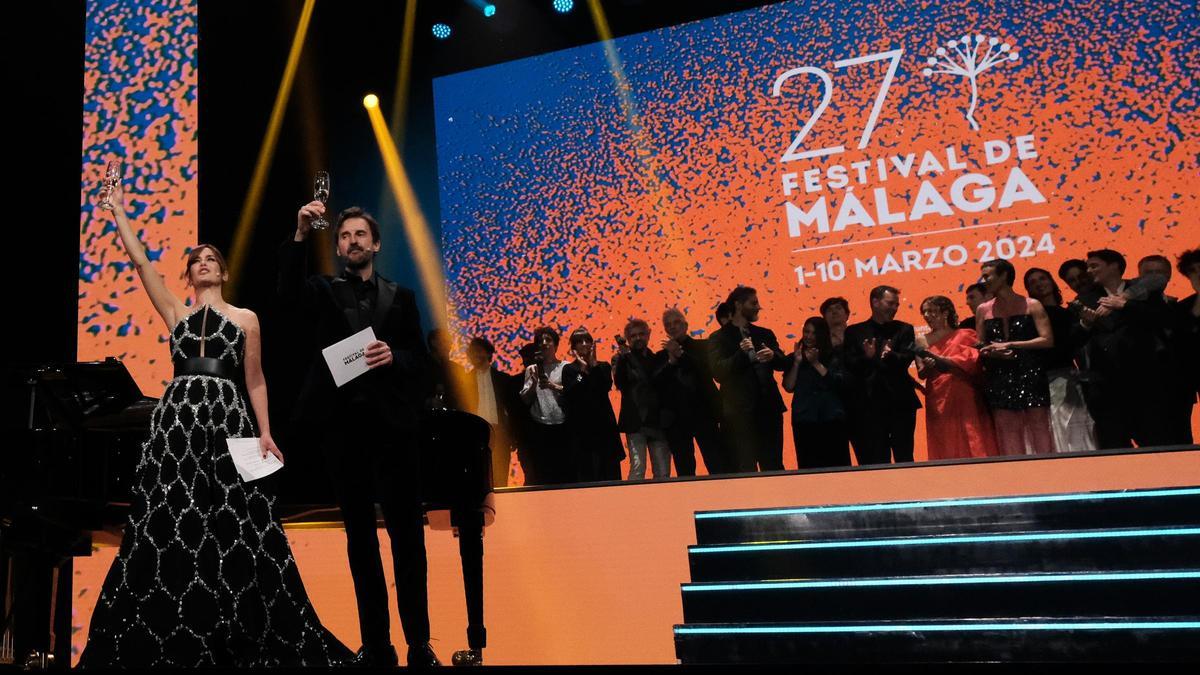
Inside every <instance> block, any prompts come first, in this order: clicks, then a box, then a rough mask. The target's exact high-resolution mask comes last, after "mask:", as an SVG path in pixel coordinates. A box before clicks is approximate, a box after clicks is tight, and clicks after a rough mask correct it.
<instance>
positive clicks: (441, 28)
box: [433, 23, 450, 40]
mask: <svg viewBox="0 0 1200 675" xmlns="http://www.w3.org/2000/svg"><path fill="white" fill-rule="evenodd" d="M433 37H435V38H437V39H439V40H445V39H446V38H448V37H450V26H447V25H446V24H444V23H435V24H433Z"/></svg>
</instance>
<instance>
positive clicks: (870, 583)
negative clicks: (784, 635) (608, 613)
mask: <svg viewBox="0 0 1200 675" xmlns="http://www.w3.org/2000/svg"><path fill="white" fill-rule="evenodd" d="M1164 579H1200V571H1170V572H1100V573H1084V574H1018V575H1009V574H1006V575H997V576H958V577H904V578H900V579H827V580H815V581H759V582H747V583H712V584H708V583H706V584H692V585H686V586H683V590H684V592H699V591H762V590H772V591H775V590H789V589H802V588H873V587H886V586H956V585H967V584H1021V583H1045V582H1084V581H1157V580H1164Z"/></svg>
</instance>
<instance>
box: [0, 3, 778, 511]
mask: <svg viewBox="0 0 1200 675" xmlns="http://www.w3.org/2000/svg"><path fill="white" fill-rule="evenodd" d="M494 4H495V5H496V6H497V10H498V11H497V13H496V15H495V16H493V17H491V18H485V17H484V16H483V15H482V13H481V12H480V11H479V10H478V9H477V8H476V7H475V6H474V5H472V4H471V3H469V2H466V1H465V0H424V1H422V2H419V3H418V5H417V8H418V11H417V20H416V26H415V31H414V33H415V43H414V47H413V61H412V73H411V86H410V92H409V106H408V113H407V125H406V131H405V134H404V137H403V155H404V159H405V163H406V166H407V168H408V171H409V174H410V177H411V179H412V181H413V184H414V188H415V189H416V191H417V194H418V198H419V200H420V203H421V208H422V210H423V212H424V214H425V217H426V219H427V220H428V222H429V224H430V226H431V227H432V228H433V229H434V230H435V231H434V235H435V237H437V236H438V232H437V230H438V225H439V222H440V218H439V209H438V196H437V180H436V169H437V165H436V153H435V144H434V138H433V117H432V85H431V82H432V79H433V78H434V77H437V76H439V75H444V74H448V73H452V72H458V71H462V70H467V69H471V68H477V67H482V66H486V65H491V64H495V63H500V62H504V61H509V60H513V59H517V58H523V57H527V56H532V55H535V54H540V53H545V52H549V51H554V50H558V49H564V48H567V47H572V46H577V45H581V44H587V43H590V42H595V41H596V40H598V39H599V38H598V36H597V34H596V30H595V27H594V25H593V22H592V18H591V14H590V13H589V11H588V7H587V2H586V0H576V3H575V8H574V10H573V11H572V12H570V13H568V14H559V13H557V12H555V11H554V10H553V9H552V7H551V1H550V0H495V2H494ZM763 4H770V3H769V2H764V1H762V0H757V1H755V0H741V1H738V0H720V1H718V0H693V1H691V2H681V1H675V0H608V1H606V2H604V3H603V6H604V9H605V13H606V15H607V18H608V22H609V26H610V28H611V29H612V32H613V34H614V36H617V37H619V36H622V35H629V34H632V33H638V32H642V31H646V30H651V29H655V28H660V27H663V26H668V25H673V24H678V23H683V22H686V21H691V20H696V19H701V18H705V17H709V16H715V15H718V14H723V13H727V12H731V11H737V10H742V9H748V8H751V7H755V6H759V5H763ZM302 7H303V2H301V1H300V0H286V1H285V0H276V1H256V2H246V3H242V2H220V1H217V0H201V2H200V4H199V16H200V23H199V31H200V35H199V73H200V82H199V84H200V105H199V111H200V112H199V116H200V131H199V134H200V141H199V166H200V171H199V182H200V190H199V232H200V241H202V242H208V243H212V244H215V245H216V246H218V247H220V248H221V249H223V250H225V251H226V252H228V249H229V245H230V242H231V241H232V240H233V236H234V230H235V228H236V225H237V220H238V217H239V215H240V213H241V208H242V204H243V201H244V199H245V197H246V193H247V191H248V189H249V185H250V179H251V176H252V174H253V171H254V166H255V161H256V159H257V156H258V152H259V148H260V145H261V143H262V139H263V136H264V134H265V131H266V128H267V123H268V120H269V117H270V112H271V107H272V105H273V103H274V99H275V96H276V92H277V90H278V88H279V84H280V79H281V76H282V74H283V69H284V65H285V63H286V61H287V55H288V50H289V47H290V45H291V41H292V37H293V34H294V31H295V28H296V24H297V22H298V20H299V17H300V11H301V8H302ZM83 19H84V3H83V2H68V1H61V0H56V1H53V2H44V3H29V6H27V7H26V8H25V9H24V10H23V12H22V15H21V17H20V22H19V25H20V26H24V27H25V28H24V29H20V30H17V26H18V24H16V23H13V24H11V25H10V28H13V29H14V30H15V31H16V32H19V33H21V35H20V36H18V39H17V40H16V41H13V42H9V43H8V44H6V46H5V50H6V52H9V53H8V54H7V57H8V58H5V60H4V61H5V68H6V75H5V80H6V84H7V86H6V87H5V88H6V90H7V91H6V96H5V99H6V101H7V102H8V105H7V106H6V107H7V109H8V111H7V112H8V115H7V116H8V117H10V118H11V119H10V121H8V122H7V123H6V127H7V130H8V132H9V134H8V135H9V137H10V138H12V139H14V140H16V141H17V143H16V144H15V150H10V152H8V153H6V158H7V160H8V161H6V162H5V172H6V176H5V184H6V185H7V186H8V191H7V195H6V196H7V199H6V200H5V201H6V202H7V206H8V208H7V209H5V215H6V216H7V218H6V219H7V220H8V223H7V225H8V227H7V230H8V232H9V233H10V239H9V250H10V251H11V252H12V255H10V256H9V259H10V260H14V261H15V265H16V267H15V269H14V270H12V272H11V276H10V296H11V297H13V298H14V299H15V301H16V302H15V305H13V306H12V307H11V310H10V312H11V313H9V314H8V316H6V317H4V323H5V324H6V325H7V326H8V329H7V330H6V331H5V332H6V333H7V334H8V335H9V336H11V337H12V338H14V339H15V342H14V344H12V345H11V346H9V347H8V348H6V349H5V350H4V354H5V367H4V380H5V388H4V391H5V392H6V393H5V397H6V398H8V399H10V401H9V403H10V404H9V405H6V406H5V409H6V424H5V426H6V427H8V428H12V427H11V426H10V425H13V424H17V425H19V422H20V419H21V416H22V414H23V412H24V406H23V405H22V404H21V402H20V392H21V388H20V381H21V377H22V376H21V373H22V372H23V371H24V369H26V368H28V367H29V366H32V365H37V364H43V363H52V362H68V361H73V360H74V357H75V346H76V321H77V313H76V300H77V297H78V288H77V280H78V262H79V256H78V227H79V225H78V224H79V210H78V205H79V192H78V190H79V179H80V171H81V170H80V155H81V144H82V129H81V118H82V111H81V106H82V97H83V91H82V88H83V73H82V68H81V64H82V62H83V41H84V29H83V26H84V23H83ZM403 21H404V2H401V1H399V0H393V1H388V2H383V1H378V2H357V1H344V2H331V1H328V0H321V1H318V2H317V4H316V10H315V12H314V14H313V17H312V22H311V24H310V27H309V33H308V37H307V40H306V42H305V45H304V51H303V56H302V59H301V62H300V67H299V70H298V73H297V77H296V81H295V84H294V87H293V89H292V94H291V97H290V98H289V101H288V107H287V112H286V115H285V118H284V120H283V126H282V129H281V131H280V136H279V141H278V145H277V148H276V151H275V155H274V160H273V162H272V165H271V170H270V173H269V176H268V179H267V182H266V185H265V191H264V194H263V199H262V204H261V208H260V211H259V219H258V221H257V223H256V224H255V229H254V232H253V235H252V237H251V241H250V251H249V254H248V256H247V266H246V269H245V270H244V271H243V275H242V278H241V280H240V282H239V284H238V287H237V289H236V292H235V293H231V294H227V298H228V299H229V300H231V301H232V302H234V303H235V304H238V305H241V306H245V307H249V308H250V309H253V310H255V311H256V312H258V313H259V315H260V317H261V319H262V323H263V334H264V345H263V349H264V366H265V369H266V373H267V378H268V382H269V386H270V391H271V409H272V419H273V420H274V425H273V426H275V427H276V428H278V429H279V430H278V431H276V434H275V435H276V437H277V440H279V441H280V443H281V445H283V446H284V450H285V451H286V452H288V453H289V462H290V463H291V469H292V471H289V472H288V473H289V477H288V480H287V481H286V482H285V497H288V498H289V499H291V500H293V501H305V502H313V501H326V500H327V499H328V493H327V492H326V491H325V480H324V478H323V474H322V471H321V468H320V465H319V462H317V461H316V460H315V456H314V455H313V454H312V453H311V452H310V449H308V448H304V447H302V445H301V444H300V443H298V442H297V441H298V439H292V438H289V437H288V436H287V435H286V430H284V429H282V426H283V425H282V421H283V420H286V418H287V413H288V411H289V409H290V407H291V404H292V400H291V397H290V396H289V394H291V393H293V392H295V390H296V375H297V372H298V371H299V368H296V367H294V364H295V362H296V360H297V358H298V357H297V355H296V354H295V352H296V350H295V349H294V348H293V346H294V345H296V344H299V343H301V342H303V341H302V340H299V339H297V338H296V336H295V335H294V334H293V331H294V328H292V326H291V323H290V322H289V321H287V320H286V317H281V316H276V315H275V313H274V311H273V307H274V305H275V289H274V286H275V281H274V279H275V270H276V268H275V257H276V249H277V247H278V246H279V244H280V242H282V241H283V240H284V239H285V238H287V237H288V236H290V233H291V232H292V230H293V229H294V227H295V214H296V211H297V209H298V208H299V206H300V205H302V204H304V203H305V202H307V201H308V200H309V199H310V198H311V194H312V193H311V188H312V174H313V172H314V171H316V170H318V169H325V170H328V171H329V172H330V174H331V176H332V195H331V199H330V206H331V208H332V209H334V210H340V209H343V208H346V207H348V206H351V205H361V206H363V207H364V208H366V209H367V210H369V211H371V212H373V213H374V214H375V215H376V216H377V217H378V218H379V219H380V221H381V223H382V224H383V240H384V249H383V252H382V257H381V259H380V261H379V264H380V268H381V270H382V271H383V273H384V274H385V275H387V276H389V277H391V278H393V279H394V280H396V281H398V282H400V283H401V284H404V285H406V286H409V287H412V288H414V289H417V290H418V291H419V284H418V283H417V277H416V274H415V270H414V264H413V260H412V257H411V254H410V252H409V250H408V249H407V247H406V245H405V242H404V237H403V234H402V231H401V229H400V227H399V215H398V211H397V209H396V207H395V204H394V202H393V200H392V198H391V194H390V191H389V190H388V189H387V187H386V185H385V183H384V170H383V165H382V163H381V161H380V155H379V151H378V148H377V146H376V143H375V140H374V136H373V135H372V132H371V128H370V125H369V122H368V120H367V116H366V112H365V111H364V110H363V107H362V104H361V100H362V97H363V96H364V95H365V94H367V93H375V94H377V95H378V96H379V98H380V108H381V111H382V112H383V115H384V118H385V119H389V118H390V117H391V115H392V111H393V107H394V106H393V102H394V99H395V96H396V79H397V72H398V67H399V57H400V43H401V36H402V28H403ZM438 21H442V22H445V23H448V24H450V25H451V26H452V29H453V34H452V35H451V37H450V39H448V40H444V41H442V40H435V39H434V38H433V37H432V35H431V32H430V27H431V26H432V25H433V24H434V23H436V22H438ZM14 75H15V76H16V77H15V78H14V77H13V76H14ZM14 80H15V86H14ZM10 147H13V146H10ZM316 262H317V261H314V263H316ZM423 302H424V301H423ZM422 314H423V316H424V317H426V321H425V328H426V329H427V330H428V329H429V328H431V327H432V326H430V325H429V323H428V316H429V311H428V306H427V305H426V304H423V305H422ZM281 431H283V432H285V433H280V432H281Z"/></svg>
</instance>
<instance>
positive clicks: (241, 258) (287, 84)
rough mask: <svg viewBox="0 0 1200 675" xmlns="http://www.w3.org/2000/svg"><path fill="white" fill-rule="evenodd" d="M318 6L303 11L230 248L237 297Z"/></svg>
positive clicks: (307, 2) (312, 1)
mask: <svg viewBox="0 0 1200 675" xmlns="http://www.w3.org/2000/svg"><path fill="white" fill-rule="evenodd" d="M315 5H316V0H304V9H302V10H301V11H300V22H299V23H298V24H297V26H296V34H295V35H294V36H293V37H292V48H291V50H290V51H289V52H288V60H287V65H286V66H285V67H284V69H283V80H282V81H281V82H280V83H279V91H278V92H277V93H276V94H275V105H274V107H272V108H271V119H270V121H269V122H268V123H267V133H266V135H265V136H264V137H263V142H262V146H261V147H260V148H259V149H258V161H257V162H256V163H255V165H254V175H253V177H252V178H251V179H250V191H249V192H248V193H247V194H246V200H245V201H244V202H243V203H242V214H241V216H240V217H239V218H238V225H237V230H235V231H234V234H233V244H232V245H231V246H230V247H229V248H230V250H229V253H230V257H229V280H230V285H229V288H230V291H231V293H233V294H236V292H237V283H238V280H239V277H240V274H241V270H242V267H244V266H245V264H246V258H247V256H249V255H250V250H249V249H250V234H251V232H252V230H253V227H254V222H255V221H256V220H257V219H258V210H259V207H260V206H262V195H263V190H264V189H265V187H266V184H267V174H268V173H269V172H270V170H271V160H272V159H273V158H274V157H275V144H276V143H277V142H278V140H279V130H280V128H281V127H282V126H283V114H284V111H285V110H286V109H287V101H288V97H289V96H291V93H292V83H293V82H294V81H295V79H296V67H297V66H298V65H299V63H300V52H301V51H302V50H303V48H304V37H305V36H306V35H307V34H308V24H309V22H310V21H311V20H312V13H313V7H314V6H315Z"/></svg>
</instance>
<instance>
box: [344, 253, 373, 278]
mask: <svg viewBox="0 0 1200 675" xmlns="http://www.w3.org/2000/svg"><path fill="white" fill-rule="evenodd" d="M354 251H362V252H363V253H367V255H365V256H363V258H362V262H358V263H356V262H354V260H353V259H351V258H350V254H351V253H353V252H354ZM374 259H375V256H373V255H371V254H370V253H368V252H367V251H366V250H365V249H361V248H352V249H350V250H349V251H346V269H348V270H350V271H351V272H358V271H359V270H363V269H366V267H367V265H370V264H371V261H372V260H374Z"/></svg>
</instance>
